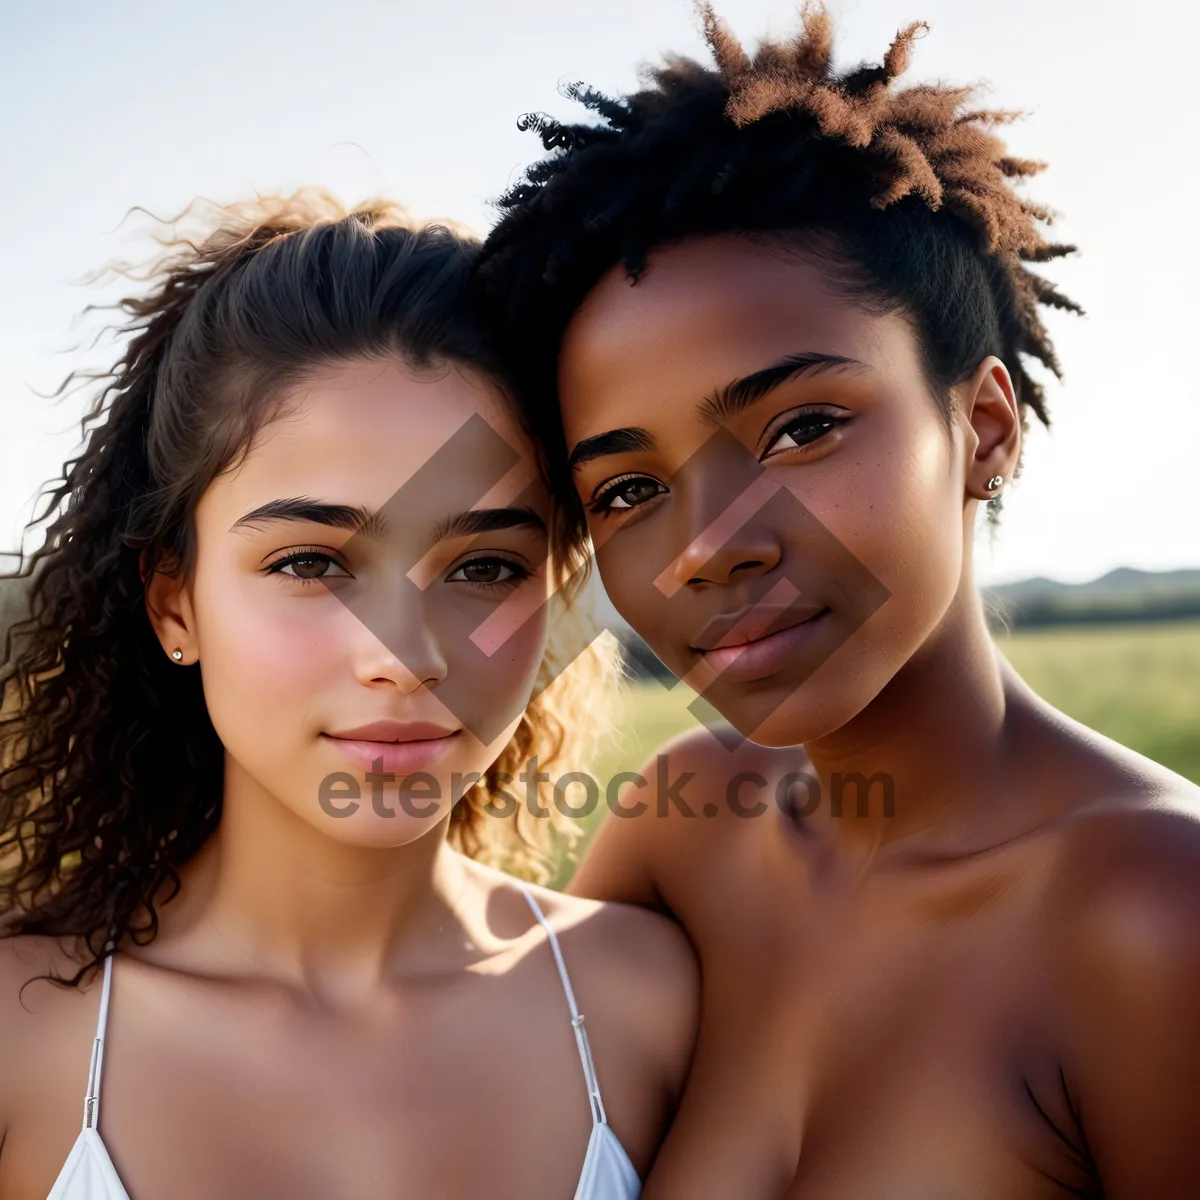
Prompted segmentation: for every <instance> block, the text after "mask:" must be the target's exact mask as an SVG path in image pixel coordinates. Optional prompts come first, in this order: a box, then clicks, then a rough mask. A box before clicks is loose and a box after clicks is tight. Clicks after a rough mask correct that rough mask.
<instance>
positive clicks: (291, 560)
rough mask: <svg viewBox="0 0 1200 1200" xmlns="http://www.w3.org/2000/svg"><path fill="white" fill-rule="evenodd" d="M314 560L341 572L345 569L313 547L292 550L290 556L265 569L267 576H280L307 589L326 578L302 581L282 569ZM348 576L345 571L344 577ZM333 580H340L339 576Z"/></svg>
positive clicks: (300, 578)
mask: <svg viewBox="0 0 1200 1200" xmlns="http://www.w3.org/2000/svg"><path fill="white" fill-rule="evenodd" d="M316 559H319V560H321V561H322V562H327V563H330V564H332V565H333V566H335V567H339V568H341V570H343V571H346V568H345V567H343V566H342V564H341V563H340V562H338V560H337V559H336V558H334V557H333V555H332V554H327V553H326V552H325V551H324V550H318V549H317V548H316V547H315V546H314V547H308V548H305V549H303V550H293V551H292V553H291V554H288V555H286V556H285V557H283V558H278V559H276V560H275V561H274V562H273V563H272V564H271V565H270V566H269V567H268V568H267V572H268V574H271V575H282V576H283V577H284V578H285V579H290V580H292V581H293V582H295V583H298V584H300V586H301V587H309V586H310V585H312V584H314V583H319V582H320V581H321V580H322V579H325V578H326V576H325V575H314V576H312V577H311V578H309V579H304V578H302V577H301V576H299V575H290V574H288V573H287V572H286V571H284V569H283V568H284V567H289V566H294V565H295V564H296V563H299V562H312V561H313V560H316ZM349 574H350V572H349V571H346V575H349ZM333 578H335V579H337V578H341V576H336V575H335V576H334V577H333Z"/></svg>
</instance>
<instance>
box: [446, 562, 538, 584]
mask: <svg viewBox="0 0 1200 1200" xmlns="http://www.w3.org/2000/svg"><path fill="white" fill-rule="evenodd" d="M528 575H529V572H528V571H527V570H525V568H524V567H522V566H521V565H520V564H519V563H515V562H510V561H509V560H508V559H504V558H473V559H471V560H470V561H469V562H465V563H463V564H462V565H461V566H459V567H457V568H456V569H455V570H454V571H452V572H451V573H450V574H449V575H448V576H447V577H446V582H447V583H476V584H481V585H483V586H485V587H486V586H488V585H491V584H501V583H513V582H517V581H519V580H521V579H525V578H526V577H527V576H528Z"/></svg>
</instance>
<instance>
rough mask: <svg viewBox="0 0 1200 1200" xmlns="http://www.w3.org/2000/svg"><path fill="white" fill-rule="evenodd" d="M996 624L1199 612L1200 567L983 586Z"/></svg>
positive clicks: (1118, 571) (1121, 571) (1137, 618)
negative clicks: (1074, 580)
mask: <svg viewBox="0 0 1200 1200" xmlns="http://www.w3.org/2000/svg"><path fill="white" fill-rule="evenodd" d="M984 595H985V596H987V597H988V598H989V599H990V601H991V605H990V607H991V609H992V611H993V613H994V614H995V623H996V624H997V625H998V626H1001V627H1004V626H1007V627H1009V628H1019V627H1025V626H1034V625H1059V624H1078V623H1083V622H1103V621H1162V620H1170V619H1174V618H1182V617H1193V616H1200V569H1190V570H1181V571H1137V570H1134V569H1133V568H1132V567H1117V568H1116V569H1115V570H1113V571H1109V572H1108V574H1107V575H1101V576H1100V578H1099V579H1092V580H1089V581H1088V582H1087V583H1060V582H1059V581H1058V580H1056V579H1046V578H1044V577H1042V576H1038V577H1036V578H1034V579H1022V580H1021V581H1020V582H1018V583H1008V584H1001V585H999V586H997V587H992V588H985V589H984Z"/></svg>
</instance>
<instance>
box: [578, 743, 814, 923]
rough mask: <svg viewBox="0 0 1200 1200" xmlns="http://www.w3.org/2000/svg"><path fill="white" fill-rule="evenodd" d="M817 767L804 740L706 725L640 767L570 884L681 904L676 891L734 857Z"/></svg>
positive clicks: (602, 894) (590, 891)
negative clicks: (742, 841)
mask: <svg viewBox="0 0 1200 1200" xmlns="http://www.w3.org/2000/svg"><path fill="white" fill-rule="evenodd" d="M810 769H811V767H810V764H809V761H808V758H807V756H806V755H805V753H804V750H803V748H802V747H800V746H790V747H784V748H781V749H776V748H771V747H766V746H758V745H755V744H754V743H753V742H750V741H747V740H746V739H744V738H739V737H738V736H737V735H736V734H734V733H733V731H732V730H728V729H724V728H721V729H715V730H709V729H707V728H703V727H701V728H697V729H694V730H691V731H690V732H688V733H684V734H680V735H679V736H677V737H675V738H673V739H672V740H671V741H669V742H667V743H666V744H665V745H664V746H662V747H661V748H660V749H659V750H657V751H656V752H655V753H654V754H653V755H651V756H650V758H648V759H647V760H646V762H645V763H644V764H643V765H642V767H641V768H640V769H639V770H638V771H637V772H634V773H632V774H631V776H630V777H629V778H628V779H627V780H626V783H625V787H624V788H623V789H622V791H621V792H620V794H619V795H618V796H617V797H616V800H617V803H616V804H615V805H612V806H610V807H611V811H610V813H609V815H608V816H607V817H606V818H605V820H604V821H603V823H602V824H601V827H600V831H599V833H598V834H597V836H596V838H595V840H594V842H593V844H592V847H591V849H590V850H589V853H588V855H587V856H586V857H585V859H584V861H583V863H582V865H581V868H580V870H579V872H578V874H577V876H576V878H575V880H574V881H573V882H572V885H571V890H572V891H573V892H576V893H578V894H581V895H589V896H596V897H598V898H601V899H613V900H626V901H630V902H632V903H636V904H642V905H647V906H650V907H658V908H660V909H663V910H666V911H672V912H677V911H678V909H677V908H676V907H675V906H674V902H673V900H672V897H673V896H674V897H678V896H679V895H680V886H681V885H682V886H683V889H684V892H686V891H687V885H688V881H690V880H694V879H697V878H699V877H700V875H702V874H703V871H704V868H705V864H706V863H707V862H708V861H709V859H710V856H711V855H714V854H715V855H718V856H720V857H721V858H722V859H725V858H726V857H727V856H728V854H729V851H730V848H731V845H732V841H733V839H735V838H736V837H737V836H738V835H748V834H750V832H751V831H752V830H753V829H754V828H755V827H756V826H757V825H758V824H759V822H757V821H755V820H752V819H748V818H755V817H762V816H766V815H767V814H768V813H769V812H770V811H771V810H772V809H773V808H774V807H776V806H777V805H778V804H779V803H780V802H781V800H782V798H783V797H784V795H785V793H786V791H787V789H788V788H789V786H792V785H793V784H794V783H795V781H796V780H797V779H798V778H800V777H802V776H803V775H804V774H805V773H806V772H807V771H809V770H810Z"/></svg>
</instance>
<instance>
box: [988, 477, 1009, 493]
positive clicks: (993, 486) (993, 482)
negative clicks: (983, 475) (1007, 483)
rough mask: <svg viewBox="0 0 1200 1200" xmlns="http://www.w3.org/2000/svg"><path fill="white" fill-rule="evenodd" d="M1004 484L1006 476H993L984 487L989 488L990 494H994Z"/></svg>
mask: <svg viewBox="0 0 1200 1200" xmlns="http://www.w3.org/2000/svg"><path fill="white" fill-rule="evenodd" d="M1003 483H1004V476H1003V475H993V476H992V477H991V479H989V480H988V481H987V483H985V484H984V485H983V486H984V487H986V488H987V490H988V491H989V492H994V491H996V490H997V488H999V487H1000V486H1001V485H1002V484H1003Z"/></svg>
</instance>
